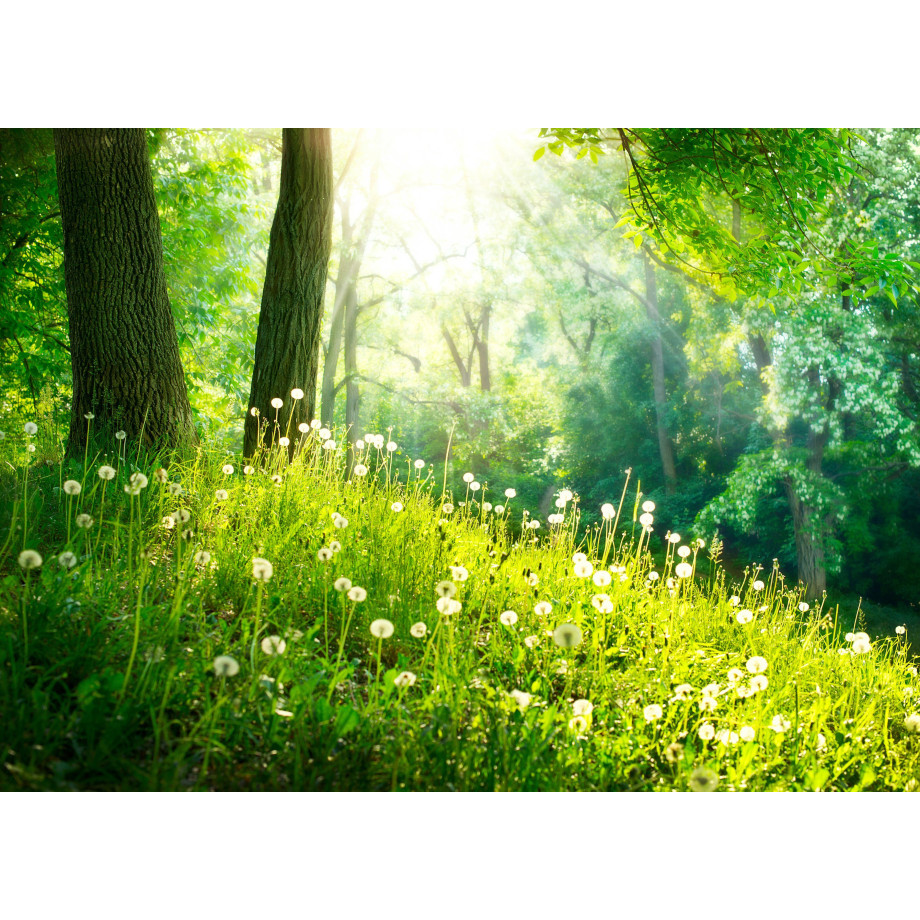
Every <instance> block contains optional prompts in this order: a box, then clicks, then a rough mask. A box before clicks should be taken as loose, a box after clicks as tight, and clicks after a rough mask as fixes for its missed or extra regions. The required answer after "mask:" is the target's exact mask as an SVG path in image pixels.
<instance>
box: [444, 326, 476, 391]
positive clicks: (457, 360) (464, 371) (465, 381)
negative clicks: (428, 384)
mask: <svg viewBox="0 0 920 920" xmlns="http://www.w3.org/2000/svg"><path fill="white" fill-rule="evenodd" d="M441 335H443V336H444V341H445V342H447V349H448V351H450V356H451V357H452V358H453V359H454V364H456V365H457V370H458V371H459V372H460V386H463V387H468V386H469V385H470V384H471V383H472V382H473V378H472V376H471V374H470V369H469V367H467V365H466V362H464V360H463V358H462V357H461V355H460V352H459V350H458V349H457V343H456V342H455V341H454V337H453V336H452V335H451V334H450V330H449V329H448V328H447V326H445V325H442V326H441Z"/></svg>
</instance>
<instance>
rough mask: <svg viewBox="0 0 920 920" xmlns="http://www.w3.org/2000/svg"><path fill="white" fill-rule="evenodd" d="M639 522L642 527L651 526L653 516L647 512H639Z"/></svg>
mask: <svg viewBox="0 0 920 920" xmlns="http://www.w3.org/2000/svg"><path fill="white" fill-rule="evenodd" d="M639 523H640V524H641V525H642V526H643V527H651V526H652V524H654V523H655V518H654V517H652V515H650V514H648V513H646V514H640V515H639Z"/></svg>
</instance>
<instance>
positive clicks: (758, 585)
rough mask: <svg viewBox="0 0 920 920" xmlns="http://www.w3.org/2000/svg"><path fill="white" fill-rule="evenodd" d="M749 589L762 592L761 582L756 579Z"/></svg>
mask: <svg viewBox="0 0 920 920" xmlns="http://www.w3.org/2000/svg"><path fill="white" fill-rule="evenodd" d="M751 587H752V588H753V589H754V590H755V591H763V587H764V586H763V582H762V581H761V580H760V579H759V578H758V579H757V581H755V582H754V583H753V584H752V585H751Z"/></svg>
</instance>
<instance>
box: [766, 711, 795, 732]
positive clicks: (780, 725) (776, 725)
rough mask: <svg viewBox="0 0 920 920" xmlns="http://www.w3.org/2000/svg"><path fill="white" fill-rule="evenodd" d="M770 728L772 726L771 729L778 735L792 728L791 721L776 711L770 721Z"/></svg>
mask: <svg viewBox="0 0 920 920" xmlns="http://www.w3.org/2000/svg"><path fill="white" fill-rule="evenodd" d="M770 728H772V729H773V731H775V732H776V733H777V734H778V735H781V734H783V733H784V732H787V731H789V729H790V728H792V723H791V722H790V721H789V720H788V719H787V718H786V717H785V716H784V715H781V714H780V713H777V714H776V715H775V716H773V720H772V721H771V722H770Z"/></svg>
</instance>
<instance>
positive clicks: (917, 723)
mask: <svg viewBox="0 0 920 920" xmlns="http://www.w3.org/2000/svg"><path fill="white" fill-rule="evenodd" d="M904 727H905V728H906V729H907V730H908V731H909V732H910V733H911V734H912V735H920V714H918V713H916V712H913V713H911V714H910V715H909V716H908V717H907V718H906V719H905V720H904Z"/></svg>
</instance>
